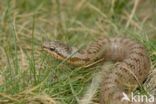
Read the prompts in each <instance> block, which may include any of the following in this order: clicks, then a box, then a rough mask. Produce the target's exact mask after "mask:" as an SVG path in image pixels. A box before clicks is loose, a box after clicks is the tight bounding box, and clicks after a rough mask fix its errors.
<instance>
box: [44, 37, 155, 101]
mask: <svg viewBox="0 0 156 104" xmlns="http://www.w3.org/2000/svg"><path fill="white" fill-rule="evenodd" d="M43 49H44V50H45V51H47V52H48V53H50V54H52V55H53V57H55V58H57V59H59V60H64V59H65V58H68V60H67V62H68V63H71V64H74V65H84V64H86V63H89V62H93V61H96V60H99V59H102V58H103V59H104V61H107V60H112V61H114V62H116V63H115V65H114V67H113V68H114V69H113V71H112V72H110V73H109V74H107V75H106V76H105V77H104V78H103V81H102V83H101V91H100V93H101V94H100V104H156V103H155V102H153V103H150V102H131V101H126V100H125V101H121V99H122V98H123V97H124V95H123V92H124V93H125V94H127V95H129V94H130V92H133V91H134V90H135V89H136V88H137V87H138V86H139V85H140V84H141V83H143V81H144V80H145V78H146V77H147V75H148V73H149V71H150V60H149V57H148V55H147V52H146V49H145V48H144V46H143V45H141V44H139V43H137V42H135V41H133V40H131V39H128V38H122V37H115V38H100V39H98V40H97V41H95V42H94V43H92V44H91V45H89V46H88V47H87V48H85V49H82V51H78V49H76V48H74V47H69V46H68V45H66V44H64V43H61V42H59V41H53V42H45V43H44V44H43Z"/></svg>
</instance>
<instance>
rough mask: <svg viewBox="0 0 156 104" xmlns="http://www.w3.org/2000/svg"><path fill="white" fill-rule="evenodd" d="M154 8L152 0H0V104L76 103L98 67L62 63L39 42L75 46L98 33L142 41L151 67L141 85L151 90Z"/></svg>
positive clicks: (155, 44)
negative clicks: (54, 41)
mask: <svg viewBox="0 0 156 104" xmlns="http://www.w3.org/2000/svg"><path fill="white" fill-rule="evenodd" d="M155 10H156V2H155V0H0V70H1V72H0V104H27V103H29V104H39V103H37V102H42V103H43V104H54V102H59V103H60V104H76V103H78V100H79V99H80V98H81V97H82V96H83V95H84V93H85V91H86V90H87V88H88V86H89V84H90V83H91V80H92V78H93V75H94V73H96V72H97V71H98V70H100V67H98V66H97V67H93V68H89V69H83V68H79V67H73V66H71V65H68V64H66V63H62V62H60V61H58V60H55V59H53V58H52V57H51V56H50V55H49V54H47V53H45V52H44V51H42V47H41V46H42V43H43V42H44V41H45V40H60V41H63V42H66V43H68V44H70V45H73V46H77V47H80V46H86V45H87V44H88V43H90V42H91V41H93V40H95V39H97V38H98V37H99V36H101V35H103V36H126V37H129V38H132V39H135V40H137V41H140V42H141V43H142V44H144V45H145V46H146V48H147V49H148V50H149V55H150V57H151V62H152V67H151V69H152V70H151V74H150V75H149V76H148V78H147V81H146V82H145V84H144V86H145V88H146V90H147V91H148V92H152V93H154V94H156V92H154V91H155V90H154V89H153V88H155V86H156V82H155V75H156V72H155V70H154V69H155V67H156V11H155ZM94 102H98V94H97V96H95V98H94Z"/></svg>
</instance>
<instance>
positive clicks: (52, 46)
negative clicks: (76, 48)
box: [42, 40, 72, 60]
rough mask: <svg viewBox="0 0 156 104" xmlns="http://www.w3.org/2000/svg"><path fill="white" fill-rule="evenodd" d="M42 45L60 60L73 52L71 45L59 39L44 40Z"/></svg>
mask: <svg viewBox="0 0 156 104" xmlns="http://www.w3.org/2000/svg"><path fill="white" fill-rule="evenodd" d="M42 47H43V50H45V51H46V52H48V53H50V54H51V55H52V56H54V57H55V58H57V59H60V60H63V59H65V58H67V57H68V56H70V55H71V53H72V48H71V47H70V46H68V45H67V44H65V43H62V42H60V41H57V40H55V41H50V42H49V41H47V42H44V43H43V45H42Z"/></svg>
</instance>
